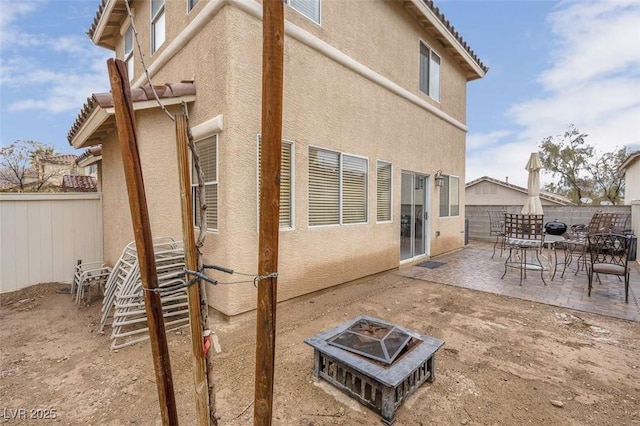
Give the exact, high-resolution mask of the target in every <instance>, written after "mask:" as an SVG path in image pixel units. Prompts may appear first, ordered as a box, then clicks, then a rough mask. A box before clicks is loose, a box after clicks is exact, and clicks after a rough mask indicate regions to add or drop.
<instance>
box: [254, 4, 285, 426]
mask: <svg viewBox="0 0 640 426" xmlns="http://www.w3.org/2000/svg"><path fill="white" fill-rule="evenodd" d="M262 10H263V18H262V43H263V45H262V159H261V163H260V170H261V176H260V236H259V251H258V274H259V275H261V276H266V275H269V274H272V273H277V271H278V233H279V230H280V225H279V222H280V162H281V149H282V80H283V77H282V68H283V58H284V6H283V1H282V0H263V2H262ZM277 286H278V279H277V277H275V276H274V277H272V278H267V279H263V280H259V281H258V305H257V310H258V311H257V324H256V378H255V380H256V385H255V406H254V412H253V423H254V425H261V426H266V425H271V420H272V412H273V381H274V367H275V346H276V302H277Z"/></svg>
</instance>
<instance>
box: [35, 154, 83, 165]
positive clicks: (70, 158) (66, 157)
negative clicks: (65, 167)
mask: <svg viewBox="0 0 640 426" xmlns="http://www.w3.org/2000/svg"><path fill="white" fill-rule="evenodd" d="M75 161H76V156H75V155H73V154H55V155H49V156H46V157H40V158H38V162H40V163H49V164H73V163H74V162H75Z"/></svg>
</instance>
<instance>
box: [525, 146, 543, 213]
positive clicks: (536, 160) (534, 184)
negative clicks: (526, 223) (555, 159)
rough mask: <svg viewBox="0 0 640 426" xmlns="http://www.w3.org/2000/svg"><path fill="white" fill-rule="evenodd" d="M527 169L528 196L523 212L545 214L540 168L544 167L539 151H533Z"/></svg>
mask: <svg viewBox="0 0 640 426" xmlns="http://www.w3.org/2000/svg"><path fill="white" fill-rule="evenodd" d="M525 169H526V170H528V171H529V179H528V183H527V192H528V196H527V201H526V202H525V204H524V207H522V214H544V212H543V210H542V203H541V202H540V169H542V162H540V157H539V156H538V153H537V152H532V153H531V157H529V161H528V162H527V166H526V167H525Z"/></svg>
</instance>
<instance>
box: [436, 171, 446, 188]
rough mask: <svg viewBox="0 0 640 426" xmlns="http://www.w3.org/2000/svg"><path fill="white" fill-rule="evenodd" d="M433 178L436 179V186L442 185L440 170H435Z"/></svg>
mask: <svg viewBox="0 0 640 426" xmlns="http://www.w3.org/2000/svg"><path fill="white" fill-rule="evenodd" d="M434 179H435V181H436V186H439V187H442V186H444V176H442V170H438V171H437V172H436V175H435V176H434Z"/></svg>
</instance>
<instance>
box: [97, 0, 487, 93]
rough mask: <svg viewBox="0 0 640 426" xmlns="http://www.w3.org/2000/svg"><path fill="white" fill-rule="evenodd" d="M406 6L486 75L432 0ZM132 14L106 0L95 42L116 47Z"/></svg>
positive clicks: (120, 2) (120, 1)
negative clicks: (123, 25)
mask: <svg viewBox="0 0 640 426" xmlns="http://www.w3.org/2000/svg"><path fill="white" fill-rule="evenodd" d="M221 1H222V2H223V3H226V4H234V3H242V1H243V0H221ZM404 6H405V7H406V8H407V10H409V11H410V12H411V14H412V15H414V17H415V18H416V19H417V20H418V21H419V22H420V24H421V25H422V26H423V27H424V28H426V29H427V30H429V31H430V32H432V33H433V34H434V36H435V38H436V39H437V40H438V41H439V42H440V43H442V45H443V46H444V48H445V49H447V50H449V52H450V53H451V54H452V55H453V56H454V57H455V58H456V59H458V60H459V61H460V63H461V64H462V66H463V68H464V69H465V71H466V72H467V78H468V79H469V80H474V79H477V78H482V77H483V76H484V74H486V72H487V71H488V70H489V68H488V67H487V66H486V65H484V64H483V63H482V61H481V60H480V58H479V57H478V55H476V53H475V52H474V51H473V50H472V49H471V46H469V44H468V43H467V42H466V41H465V40H464V39H463V38H462V36H461V35H460V33H458V31H456V29H455V28H454V27H453V25H451V23H450V22H449V20H448V19H446V18H445V16H444V14H443V13H442V12H440V9H438V8H437V7H436V6H435V5H434V2H433V1H432V0H404ZM127 17H128V13H127V8H126V5H125V4H124V0H102V1H101V2H100V5H99V6H98V10H97V11H96V15H95V17H94V18H93V22H92V23H91V27H90V28H89V31H87V35H88V36H89V37H90V38H91V40H92V41H93V43H94V44H96V45H97V46H101V47H104V48H107V49H110V50H115V48H116V45H115V43H116V40H118V37H119V33H118V32H119V31H120V27H121V26H122V23H123V22H124V20H125V19H127Z"/></svg>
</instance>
